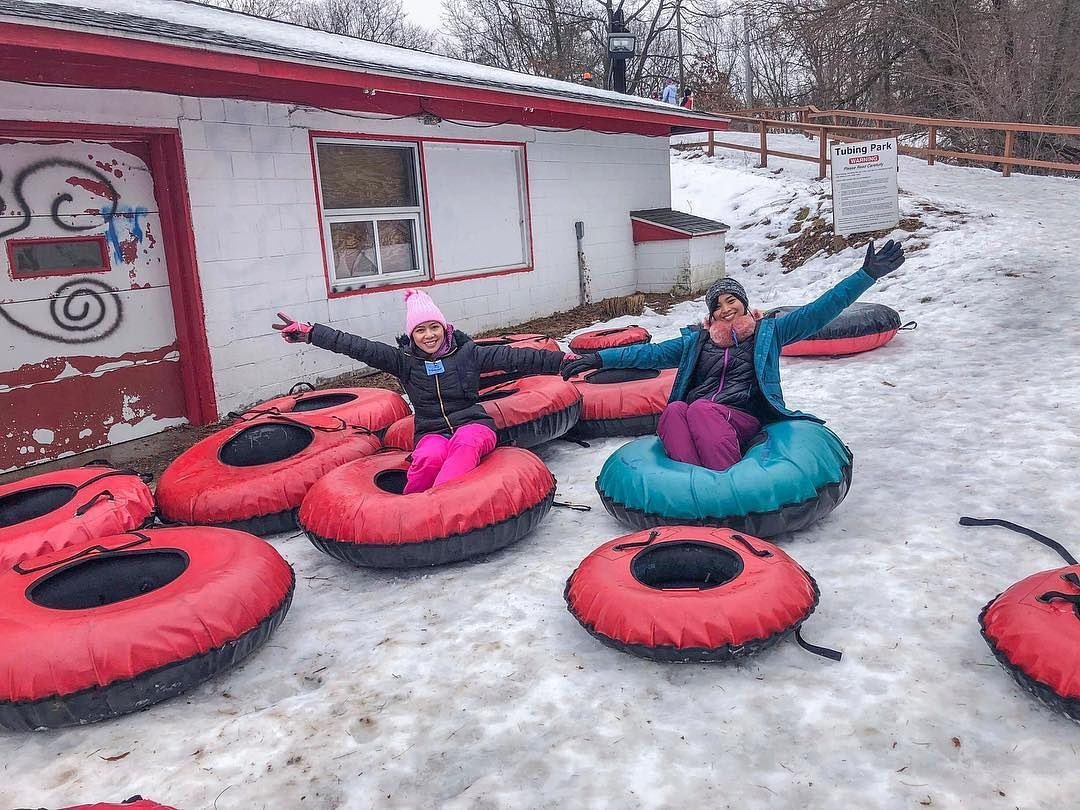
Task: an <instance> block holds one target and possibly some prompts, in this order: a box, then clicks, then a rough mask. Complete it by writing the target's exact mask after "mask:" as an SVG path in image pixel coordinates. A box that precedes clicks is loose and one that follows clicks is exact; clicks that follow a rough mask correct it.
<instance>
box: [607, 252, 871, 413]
mask: <svg viewBox="0 0 1080 810" xmlns="http://www.w3.org/2000/svg"><path fill="white" fill-rule="evenodd" d="M873 284H874V279H873V278H871V277H870V275H869V274H867V273H866V272H865V271H864V270H862V269H861V268H860V269H859V270H857V271H856V272H854V273H852V274H851V275H850V276H848V277H847V278H845V279H844V280H843V281H841V282H840V283H839V284H837V285H836V286H835V287H833V288H832V289H831V290H829V291H828V292H827V293H825V294H824V295H822V296H821V297H820V298H818V299H817V300H815V301H811V302H810V303H809V304H806V305H805V306H802V307H799V308H798V309H796V310H794V311H792V312H789V313H787V314H786V315H781V316H779V317H777V318H765V319H764V320H762V321H759V322H758V327H757V338H756V342H755V344H754V371H755V373H756V374H757V381H758V385H759V386H761V392H762V393H763V394H764V395H765V399H766V400H767V401H768V403H769V405H771V406H772V408H773V410H775V411H776V413H777V416H778V418H781V419H812V420H813V421H815V422H823V421H824V420H822V419H818V418H817V417H816V416H814V415H812V414H808V413H803V412H802V411H793V410H790V409H789V408H788V407H787V406H786V405H785V404H784V392H783V391H782V390H781V389H780V348H781V347H782V346H786V345H788V344H789V343H797V342H798V341H800V340H805V339H806V338H808V337H810V336H811V335H813V334H814V333H815V332H817V331H818V330H820V329H824V328H825V326H827V325H828V324H829V322H830V321H832V320H833V319H834V318H836V316H837V315H839V314H840V313H841V312H843V311H844V310H845V309H847V308H848V307H849V306H851V305H852V304H854V303H855V300H856V299H857V298H858V297H859V296H860V295H862V294H863V293H864V292H866V291H867V290H868V289H870V287H872V286H873ZM708 339H709V333H708V332H707V331H706V330H704V329H702V328H701V327H700V326H688V327H686V328H684V329H683V330H682V335H681V336H680V337H677V338H673V339H672V340H665V341H664V342H663V343H643V344H639V345H637V346H626V347H625V348H622V349H604V350H603V351H600V352H598V354H599V355H600V359H601V360H602V361H603V363H604V368H678V369H679V371H678V373H677V374H676V375H675V384H674V386H673V387H672V389H671V397H670V398H669V399H668V402H678V401H679V400H681V399H683V397H685V396H686V392H687V389H688V388H689V387H690V377H691V375H692V374H693V372H694V366H695V365H697V361H698V357H699V356H700V355H701V347H702V346H703V345H704V343H705V341H706V340H708Z"/></svg>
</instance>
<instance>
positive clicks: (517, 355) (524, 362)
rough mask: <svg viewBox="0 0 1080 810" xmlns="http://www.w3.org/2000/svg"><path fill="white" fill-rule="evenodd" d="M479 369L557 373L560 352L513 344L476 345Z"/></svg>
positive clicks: (560, 361) (560, 357) (560, 358)
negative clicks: (525, 347) (518, 346)
mask: <svg viewBox="0 0 1080 810" xmlns="http://www.w3.org/2000/svg"><path fill="white" fill-rule="evenodd" d="M476 359H477V361H478V362H479V364H480V371H482V372H483V371H519V372H522V373H524V374H526V375H532V374H558V373H559V366H560V365H561V364H562V360H563V354H562V352H553V351H548V350H546V349H521V348H516V347H514V346H477V347H476Z"/></svg>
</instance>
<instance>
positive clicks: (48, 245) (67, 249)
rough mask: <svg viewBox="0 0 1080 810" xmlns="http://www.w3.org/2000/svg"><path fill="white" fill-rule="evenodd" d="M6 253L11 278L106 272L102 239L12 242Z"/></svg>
mask: <svg viewBox="0 0 1080 810" xmlns="http://www.w3.org/2000/svg"><path fill="white" fill-rule="evenodd" d="M9 250H10V257H11V262H12V268H11V269H12V275H14V276H16V277H22V278H33V277H36V276H47V275H50V274H55V273H72V272H87V271H90V272H92V271H94V270H108V269H109V258H108V256H107V255H106V252H105V251H106V247H105V240H104V239H102V238H101V237H87V238H85V239H80V238H75V239H70V238H59V239H33V240H17V239H13V240H11V243H10V245H9Z"/></svg>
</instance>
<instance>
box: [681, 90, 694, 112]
mask: <svg viewBox="0 0 1080 810" xmlns="http://www.w3.org/2000/svg"><path fill="white" fill-rule="evenodd" d="M682 106H683V107H685V108H686V109H688V110H692V109H694V91H693V90H691V89H690V88H689V87H684V88H683V94H682Z"/></svg>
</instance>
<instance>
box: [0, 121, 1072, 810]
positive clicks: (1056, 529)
mask: <svg viewBox="0 0 1080 810" xmlns="http://www.w3.org/2000/svg"><path fill="white" fill-rule="evenodd" d="M797 140H799V139H797V138H792V144H791V146H792V149H794V148H797V146H798V144H797V143H795V141H797ZM805 148H806V147H805V146H804V147H803V149H805ZM811 148H816V147H811ZM753 160H754V158H753V156H752V155H749V154H746V153H739V152H734V151H727V152H725V151H719V152H718V154H717V156H716V157H715V158H711V159H710V158H707V157H705V156H703V155H700V154H694V153H682V154H677V155H675V156H673V158H672V161H673V162H672V182H673V187H674V194H675V200H674V205H675V206H676V207H680V208H683V209H684V210H688V211H692V212H693V213H696V214H700V215H703V216H707V217H713V218H717V219H721V220H723V221H725V222H727V223H728V224H729V225H731V228H732V229H731V232H730V234H729V241H730V243H731V245H732V250H731V252H729V254H728V259H729V263H728V269H729V274H730V275H733V276H735V277H737V278H739V279H740V280H743V281H744V282H745V283H746V286H747V289H748V291H749V292H750V295H751V300H752V302H753V303H754V304H756V305H758V306H771V305H779V304H796V303H800V302H804V301H807V300H809V299H810V298H812V297H814V296H815V295H817V294H819V293H821V292H823V291H824V290H826V289H827V288H828V287H829V286H830V285H832V284H834V283H835V282H837V281H839V280H840V279H841V278H843V277H844V276H845V275H846V274H847V273H849V272H851V271H853V270H855V269H856V268H857V267H858V266H859V262H860V259H861V256H862V250H861V249H847V250H845V251H843V252H841V253H839V254H837V255H835V256H831V257H830V256H825V255H823V254H822V255H818V256H816V257H814V258H812V259H811V260H810V261H809V262H808V263H807V264H806V265H805V266H803V267H800V268H798V269H795V270H793V271H791V272H788V273H785V272H783V271H784V270H785V268H784V267H783V266H782V265H781V262H780V257H781V256H782V255H783V250H784V249H783V248H782V247H778V243H779V242H781V241H787V240H790V239H793V238H795V234H794V233H789V229H792V228H794V227H795V226H796V225H799V224H800V223H801V226H802V227H807V223H808V222H810V221H812V220H813V218H814V217H815V216H817V215H818V214H819V212H820V214H821V215H822V216H823V217H824V218H825V219H826V220H828V218H829V205H830V203H829V200H828V198H827V196H826V195H827V193H828V186H827V183H822V182H819V181H816V180H814V179H812V175H813V173H814V167H813V165H811V164H802V163H796V162H792V161H783V160H776V161H775V165H774V166H772V167H771V168H770V169H753V168H752V167H751V164H752V162H753ZM777 168H780V169H782V170H781V171H779V172H776V171H775V170H776V169H777ZM900 182H901V188H902V194H903V196H902V199H901V207H902V213H903V215H904V216H905V217H908V216H910V217H917V218H918V219H919V220H921V223H922V225H921V227H919V228H918V229H917V230H916V231H915V232H913V233H906V232H898V233H897V236H899V237H901V238H903V240H904V242H905V244H906V245H908V246H909V247H910V248H913V250H912V252H911V253H910V255H909V259H908V261H907V263H906V264H905V265H904V266H903V267H902V268H901V269H900V270H899V271H898V272H897V273H896V274H894V275H893V276H889V277H887V278H886V279H884V280H883V281H882V282H880V283H879V284H877V285H876V287H875V288H874V289H872V290H871V291H870V293H868V294H867V295H866V296H865V298H864V300H869V301H878V302H881V303H885V304H888V305H890V306H892V307H894V308H895V309H898V310H899V311H900V313H901V315H902V316H903V318H904V319H905V320H908V319H914V320H917V321H918V322H919V328H918V330H917V331H914V332H903V333H901V334H900V335H899V336H898V337H897V338H896V339H895V340H894V341H893V342H892V343H891V344H889V345H888V346H886V347H885V348H883V349H880V350H878V351H875V352H872V353H869V354H866V355H861V356H856V357H852V358H848V359H842V360H820V359H790V360H785V361H784V364H783V376H784V390H785V394H786V397H787V400H788V402H789V403H791V404H793V405H795V406H796V407H800V408H804V409H807V410H810V411H812V412H814V413H816V414H818V415H820V416H822V417H824V418H826V419H827V420H828V422H829V425H830V426H831V427H832V428H833V429H834V430H835V431H836V432H837V433H838V434H839V435H840V436H841V437H842V438H843V439H844V440H845V441H846V442H847V443H848V444H849V445H850V446H851V448H852V449H853V451H854V454H855V471H854V483H853V487H852V490H851V493H850V494H849V496H848V498H847V500H846V501H845V502H844V503H843V504H842V505H841V506H840V508H839V509H837V510H836V511H835V512H833V513H832V515H830V516H829V517H828V518H827V519H826V520H824V521H822V522H821V523H819V524H817V525H815V526H814V527H812V528H811V529H809V530H806V531H803V532H799V533H798V534H796V535H793V536H791V537H789V538H787V539H786V540H785V549H786V550H787V551H788V552H789V553H790V554H792V555H793V556H794V557H795V559H797V560H798V561H799V562H800V563H801V564H802V565H803V566H804V567H806V568H807V569H808V570H809V571H810V572H811V573H812V574H813V575H814V576H815V577H816V578H817V580H818V582H819V584H820V586H821V589H822V597H821V604H820V606H819V608H818V610H817V612H816V613H815V614H814V615H813V616H812V617H811V618H810V620H809V621H808V622H807V624H806V626H805V628H804V629H805V633H806V636H807V638H808V639H809V640H811V641H815V642H817V643H821V644H825V645H828V646H834V647H838V648H841V649H843V650H844V652H845V656H844V660H843V661H842V662H841V663H838V664H836V663H832V662H829V661H825V660H823V659H820V658H816V657H814V656H811V655H808V654H807V653H805V652H803V651H801V650H800V649H799V648H798V647H796V646H795V645H794V644H784V645H781V646H780V647H779V648H776V649H775V650H773V651H771V652H767V653H765V654H763V655H761V656H759V657H757V658H754V659H751V660H749V661H748V662H746V663H745V664H741V665H737V666H663V665H659V664H652V663H648V662H645V661H641V660H638V659H635V658H632V657H629V656H627V655H623V654H620V653H618V652H615V651H612V650H609V649H607V648H605V647H602V646H600V645H599V644H598V643H597V642H596V641H595V640H594V639H593V638H591V637H590V636H589V635H588V634H586V633H585V632H584V631H583V630H582V629H581V628H580V627H579V626H578V625H577V623H576V622H575V621H574V620H573V618H572V617H571V616H570V615H569V614H568V613H567V612H566V610H565V607H564V603H563V597H562V590H563V584H564V582H565V579H566V577H567V576H568V575H569V574H570V572H571V571H572V570H573V569H574V567H575V566H576V565H577V563H578V562H579V561H580V560H581V558H582V557H584V556H585V555H586V554H587V553H588V552H589V551H591V550H592V549H593V548H595V547H596V546H598V545H600V544H601V543H602V542H604V541H606V540H608V539H610V538H612V537H615V536H618V535H620V534H624V533H626V531H625V530H624V529H623V528H622V527H620V526H619V524H617V523H616V522H615V521H614V520H613V519H611V518H610V517H608V516H607V514H606V513H605V512H604V510H603V508H602V506H601V505H600V502H599V498H598V496H597V495H596V493H595V491H594V489H593V481H594V479H595V477H596V474H597V472H598V471H599V469H600V466H601V465H602V463H603V461H604V459H605V457H606V456H607V455H608V454H609V453H610V452H611V451H613V450H614V449H615V448H616V447H618V446H619V445H620V444H621V441H620V440H607V441H597V442H594V443H593V446H592V448H591V449H589V450H585V449H581V448H578V447H576V446H575V445H572V444H567V443H558V442H557V443H554V444H551V445H548V446H546V447H543V448H541V449H540V450H539V454H540V455H541V457H542V458H543V459H544V460H545V461H546V462H547V463H548V465H549V466H550V467H551V469H552V470H553V472H554V473H555V475H556V477H557V478H558V480H559V495H560V498H561V499H562V500H566V501H571V502H575V503H583V504H589V505H591V506H592V511H591V512H585V513H583V512H574V511H568V510H564V509H555V510H553V512H552V514H551V516H550V517H549V518H548V519H547V521H546V522H545V523H544V524H543V525H542V527H541V528H540V529H539V530H538V531H537V532H536V533H535V534H533V535H532V536H530V537H529V538H528V539H527V540H525V541H524V542H522V543H521V544H519V545H518V546H516V547H514V548H512V549H509V550H507V551H505V552H503V553H501V554H498V555H495V556H494V557H492V558H491V559H489V560H487V561H485V562H482V563H479V564H471V565H470V564H466V565H458V566H454V567H450V568H446V569H442V570H434V571H428V572H422V573H414V574H390V573H377V572H368V571H360V570H353V569H350V568H348V567H346V566H344V565H342V564H340V563H337V562H336V561H334V560H332V559H330V558H328V557H326V556H324V555H322V554H320V553H319V552H318V551H316V550H315V549H314V548H313V547H312V546H311V544H310V543H308V542H307V540H306V539H304V538H303V537H302V536H298V537H281V538H277V539H276V540H275V545H276V546H277V547H278V548H279V549H280V550H281V552H282V553H283V554H284V555H285V556H286V557H287V558H288V559H289V560H290V562H292V563H293V565H294V566H295V567H296V570H297V574H298V588H297V593H296V599H295V601H294V603H293V607H292V611H291V613H290V614H289V616H288V618H287V619H286V621H285V623H284V625H283V626H282V627H281V629H280V630H279V631H278V633H277V634H276V636H275V637H274V638H273V639H272V640H271V641H270V644H269V646H268V647H267V648H265V649H264V650H262V651H261V652H260V653H258V654H257V655H256V656H255V657H254V658H253V659H251V660H250V661H249V662H248V663H247V664H245V665H244V666H243V667H242V668H240V669H239V670H237V671H236V672H234V673H232V674H231V675H229V676H226V677H222V678H219V679H216V680H214V681H213V682H212V683H210V684H207V685H205V686H204V687H202V688H200V689H198V690H196V691H195V692H193V693H191V694H189V695H188V696H187V697H186V698H182V699H179V700H174V701H172V702H169V703H165V704H161V705H159V706H156V707H154V708H152V709H150V710H148V711H145V712H143V713H141V714H138V715H135V716H129V717H126V718H122V719H120V720H117V721H114V722H109V723H102V724H98V725H94V726H89V727H86V728H82V729H74V730H67V731H62V732H52V733H42V734H33V735H15V734H7V733H0V752H2V754H3V756H2V758H0V762H2V765H0V767H2V769H3V777H2V780H0V799H2V800H0V806H3V807H10V806H13V805H14V806H25V807H38V806H49V807H56V806H58V805H61V804H63V803H65V802H67V803H76V802H78V801H90V800H92V799H99V800H100V799H105V798H110V799H120V798H123V797H126V796H129V795H131V794H133V793H142V794H143V795H145V796H147V797H155V798H157V799H158V800H160V801H163V802H166V803H169V804H172V805H175V806H177V807H180V808H186V809H187V810H201V809H202V808H211V807H214V808H218V809H219V810H229V808H245V810H250V808H274V809H275V810H276V809H277V808H290V810H291V809H292V808H305V807H310V808H367V807H401V808H420V807H436V806H437V807H451V808H465V807H479V808H495V807H512V808H525V807H552V808H565V807H575V808H593V807H617V808H628V807H676V806H685V805H687V804H695V805H696V804H700V805H701V806H708V807H738V808H755V807H761V808H789V807H790V808H802V807H813V808H818V807H841V806H849V807H860V808H871V807H872V808H907V807H912V808H919V807H945V808H956V807H962V808H980V809H981V808H1015V807H1019V808H1041V807H1056V806H1067V805H1068V804H1069V803H1071V801H1072V800H1070V799H1069V796H1076V795H1077V793H1078V792H1080V772H1078V771H1077V768H1076V756H1077V753H1076V752H1077V750H1080V749H1078V746H1080V726H1077V725H1076V724H1074V723H1072V722H1070V721H1068V720H1065V719H1064V718H1062V717H1059V716H1057V715H1055V714H1052V713H1051V712H1049V711H1048V710H1046V709H1044V708H1042V707H1041V706H1040V705H1039V704H1037V703H1035V702H1034V701H1033V700H1032V699H1031V698H1030V697H1029V696H1028V695H1026V694H1025V693H1023V692H1022V691H1021V690H1020V689H1019V688H1018V687H1017V686H1016V685H1015V684H1014V683H1013V681H1012V680H1011V678H1009V677H1008V675H1006V673H1005V672H1004V671H1003V670H1002V669H1001V668H1000V667H998V665H997V664H996V663H995V661H994V659H993V657H992V655H991V654H990V651H989V649H988V648H987V646H986V644H985V643H984V642H983V640H982V639H981V637H980V635H979V628H978V623H977V621H976V617H977V615H978V613H979V610H980V609H981V607H982V605H983V604H984V603H985V602H987V601H988V600H989V599H991V598H992V597H993V596H994V595H995V594H997V593H998V592H1000V591H1001V590H1003V589H1004V588H1006V587H1007V586H1009V585H1010V584H1011V583H1013V582H1014V581H1016V580H1018V579H1020V578H1022V577H1024V576H1027V575H1028V574H1031V573H1034V572H1035V571H1039V570H1044V569H1047V568H1052V567H1056V566H1058V565H1059V564H1060V563H1059V560H1058V558H1057V557H1056V556H1055V555H1054V554H1053V553H1052V552H1050V551H1048V550H1046V549H1044V548H1042V547H1041V546H1038V545H1037V544H1035V543H1034V542H1032V541H1028V540H1026V539H1024V538H1022V537H1020V536H1018V535H1013V534H1011V533H1008V532H1005V531H1003V530H999V529H963V528H961V527H959V526H957V518H958V517H959V516H960V515H963V514H968V515H975V516H1000V517H1005V518H1008V519H1010V520H1014V521H1016V522H1018V523H1023V524H1026V525H1029V526H1031V527H1033V528H1035V529H1037V530H1040V531H1043V532H1044V533H1046V534H1048V535H1050V536H1052V537H1056V538H1058V539H1059V540H1061V541H1062V542H1064V543H1066V545H1069V544H1071V545H1072V548H1073V550H1074V551H1080V531H1078V530H1077V517H1078V515H1080V495H1078V492H1080V489H1078V487H1077V485H1076V478H1077V467H1078V456H1080V408H1078V407H1077V402H1076V400H1077V398H1078V397H1080V371H1078V368H1080V326H1078V319H1080V284H1078V281H1080V275H1078V273H1080V268H1078V266H1077V256H1078V255H1080V227H1078V220H1080V181H1076V180H1062V179H1052V178H1034V177H1028V176H1022V175H1014V176H1013V177H1011V178H1009V179H1003V178H1001V177H1000V176H998V175H997V174H995V173H994V172H991V171H985V170H977V169H959V168H955V167H949V166H943V165H938V166H935V167H926V166H925V165H923V164H921V163H919V162H917V161H915V160H912V159H907V158H902V159H901V177H900ZM804 210H805V212H806V213H803V211H804ZM771 254H776V255H775V257H774V258H773V259H771V260H769V259H767V257H768V256H770V255H771ZM703 314H704V307H703V306H702V304H701V303H700V301H697V302H692V303H689V304H683V305H679V306H677V307H675V308H674V309H673V310H672V311H671V312H670V313H668V314H667V315H665V316H659V315H656V314H652V315H649V314H647V315H646V316H645V317H643V318H623V319H618V320H616V321H614V322H613V323H615V324H621V323H629V322H631V321H633V322H637V323H639V324H641V325H643V326H646V327H647V328H648V329H650V330H651V331H652V332H653V335H654V339H656V340H661V339H664V338H665V337H671V336H673V335H674V334H676V333H677V330H678V328H679V327H680V326H682V325H684V324H686V323H687V322H690V321H692V320H697V319H698V318H700V317H701V315H703ZM125 752H130V753H129V754H128V755H127V756H125V757H124V758H123V759H119V760H116V761H107V760H106V759H104V758H105V757H115V756H117V755H120V754H124V753H125Z"/></svg>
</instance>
